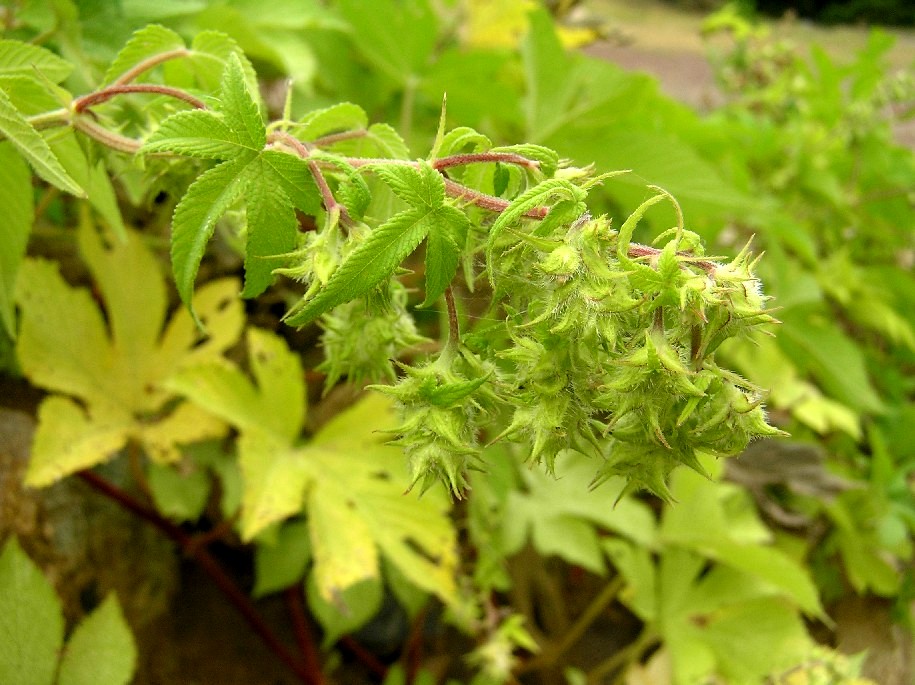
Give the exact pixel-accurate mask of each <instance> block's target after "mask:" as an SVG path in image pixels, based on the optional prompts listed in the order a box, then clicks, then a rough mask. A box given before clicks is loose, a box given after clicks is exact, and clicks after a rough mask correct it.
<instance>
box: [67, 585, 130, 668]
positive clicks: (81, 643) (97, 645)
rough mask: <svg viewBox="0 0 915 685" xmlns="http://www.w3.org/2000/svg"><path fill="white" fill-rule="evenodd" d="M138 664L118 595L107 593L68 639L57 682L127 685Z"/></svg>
mask: <svg viewBox="0 0 915 685" xmlns="http://www.w3.org/2000/svg"><path fill="white" fill-rule="evenodd" d="M136 664H137V646H136V644H135V643H134V639H133V635H132V634H131V632H130V628H129V626H128V625H127V622H126V621H125V620H124V614H123V613H121V606H120V604H118V600H117V597H116V596H115V595H113V594H111V595H108V597H107V598H106V599H105V601H104V602H102V604H101V606H99V607H98V608H97V609H96V610H95V611H93V612H92V613H91V614H90V615H89V616H87V617H86V618H85V619H83V621H82V623H80V624H79V625H78V626H77V627H76V630H75V631H73V635H72V636H71V637H70V640H69V641H68V642H67V646H66V648H65V649H64V654H63V658H62V659H61V662H60V676H59V677H58V680H57V682H58V685H102V684H104V685H126V684H127V683H128V682H130V680H131V678H132V677H133V674H134V671H135V670H136Z"/></svg>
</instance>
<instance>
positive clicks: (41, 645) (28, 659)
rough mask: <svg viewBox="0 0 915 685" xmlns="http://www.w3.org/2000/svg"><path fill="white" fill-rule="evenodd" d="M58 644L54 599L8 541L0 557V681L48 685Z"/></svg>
mask: <svg viewBox="0 0 915 685" xmlns="http://www.w3.org/2000/svg"><path fill="white" fill-rule="evenodd" d="M63 639H64V618H63V612H62V611H61V606H60V600H59V599H58V598H57V595H56V594H54V589H53V588H52V587H51V584H50V583H49V582H48V581H47V579H46V578H45V577H44V576H43V575H42V574H41V571H39V570H38V567H37V566H35V564H34V563H32V560H31V559H29V558H28V557H27V556H26V555H25V553H24V552H23V551H22V548H21V547H20V546H19V542H18V541H17V540H16V539H15V538H10V539H9V540H8V541H7V543H6V544H5V545H4V547H3V552H2V554H0V682H3V683H16V684H17V685H51V683H53V682H54V674H55V671H56V670H57V658H58V654H59V650H60V647H61V644H62V643H63Z"/></svg>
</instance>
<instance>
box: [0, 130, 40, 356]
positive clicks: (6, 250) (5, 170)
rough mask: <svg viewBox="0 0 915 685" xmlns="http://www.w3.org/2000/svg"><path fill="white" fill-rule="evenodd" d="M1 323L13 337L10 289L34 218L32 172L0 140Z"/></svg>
mask: <svg viewBox="0 0 915 685" xmlns="http://www.w3.org/2000/svg"><path fill="white" fill-rule="evenodd" d="M0 207H3V221H0V323H2V325H3V327H4V328H5V329H6V333H7V334H8V335H9V337H10V338H11V339H13V340H15V338H16V319H15V314H14V313H13V292H14V289H15V287H16V274H18V273H19V265H20V264H21V263H22V258H23V257H24V256H25V248H26V245H27V244H28V240H29V233H30V232H31V230H32V220H33V218H34V211H33V203H32V173H31V172H30V171H29V168H28V166H26V164H25V163H24V162H23V161H22V158H21V157H20V156H19V155H18V154H16V151H15V150H14V149H13V147H12V146H11V145H10V144H9V143H0Z"/></svg>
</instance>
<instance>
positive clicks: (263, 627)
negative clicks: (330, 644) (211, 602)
mask: <svg viewBox="0 0 915 685" xmlns="http://www.w3.org/2000/svg"><path fill="white" fill-rule="evenodd" d="M77 475H78V476H79V477H80V478H82V480H83V481H85V482H86V483H87V484H88V485H90V486H91V487H92V488H94V489H95V490H97V491H98V492H100V493H102V494H103V495H105V496H106V497H108V498H109V499H111V500H113V501H115V502H116V503H117V504H118V505H120V506H121V507H122V508H124V509H126V510H127V511H129V512H131V513H132V514H134V515H136V516H137V517H139V518H141V519H143V520H144V521H146V522H147V523H150V524H152V525H153V526H155V527H156V528H158V529H159V530H160V531H162V532H163V533H164V534H165V535H166V536H168V537H169V538H171V539H172V540H173V541H174V542H175V543H176V544H177V545H178V546H179V547H180V548H181V550H182V552H184V553H185V554H187V555H188V556H189V557H191V558H193V559H194V561H196V562H197V563H198V564H199V565H200V567H201V568H202V569H203V570H204V572H205V573H206V574H207V575H208V576H209V577H210V579H211V580H212V581H213V583H214V584H215V585H216V587H218V588H219V589H220V591H221V592H222V593H223V595H225V597H226V599H228V600H229V602H230V603H231V604H232V605H233V606H234V607H235V609H236V610H237V611H238V612H239V613H240V614H241V615H242V617H243V618H244V619H245V621H247V623H248V625H249V626H250V627H251V629H252V630H253V631H254V632H255V633H257V635H258V636H259V637H260V638H261V640H262V641H263V642H264V644H265V645H266V647H267V648H268V649H269V650H270V651H271V652H273V653H274V655H276V657H277V658H279V659H280V661H282V662H283V663H284V664H285V665H286V666H287V667H288V668H289V670H291V671H292V672H293V673H295V674H296V675H297V676H298V677H299V679H300V680H301V681H302V682H303V683H305V684H306V685H312V683H313V681H312V680H311V679H310V673H309V672H308V670H307V669H305V668H304V667H303V665H302V664H300V663H299V662H298V661H296V659H295V658H294V657H293V656H292V654H291V653H290V652H289V650H287V649H286V646H285V645H283V643H282V642H280V640H279V638H278V637H277V636H276V634H275V633H274V632H273V630H272V629H271V628H270V626H268V625H267V623H266V622H265V621H264V619H263V618H262V617H261V616H260V614H258V613H257V609H255V608H254V604H253V603H252V602H251V599H250V598H249V597H248V595H246V594H245V593H244V592H242V591H241V589H240V588H239V587H238V585H236V584H235V582H234V581H233V580H232V579H231V578H230V577H229V575H228V574H227V573H226V572H225V571H224V570H223V569H222V567H221V566H220V565H219V563H218V562H217V561H216V559H215V558H213V555H211V554H210V552H209V551H208V550H207V549H205V548H202V547H196V548H195V546H194V544H193V538H192V537H191V536H190V535H189V534H188V533H185V532H184V531H183V530H182V529H181V528H180V527H179V526H177V525H175V524H174V523H172V522H171V521H169V520H168V519H167V518H165V517H163V516H162V515H161V514H159V512H157V511H155V510H154V509H150V508H148V507H146V506H144V505H143V504H141V503H140V502H138V501H137V500H136V499H134V498H133V496H131V495H130V494H129V493H127V492H125V491H124V490H122V489H121V488H119V487H117V486H116V485H114V484H113V483H110V482H108V481H107V480H105V479H104V478H102V477H101V476H99V475H97V474H95V473H93V472H92V471H80V472H79V473H78V474H77Z"/></svg>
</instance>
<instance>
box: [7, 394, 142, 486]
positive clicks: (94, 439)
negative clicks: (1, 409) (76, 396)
mask: <svg viewBox="0 0 915 685" xmlns="http://www.w3.org/2000/svg"><path fill="white" fill-rule="evenodd" d="M129 428H130V417H129V416H128V415H126V414H123V413H121V415H120V416H117V415H115V413H114V412H113V411H112V408H111V407H106V408H105V409H103V410H102V411H101V412H99V413H96V414H95V415H92V414H88V415H87V413H86V412H85V411H84V410H83V409H82V407H80V406H79V405H78V404H76V402H73V401H72V400H70V399H67V398H66V397H61V396H59V395H52V396H51V397H49V398H47V399H46V400H44V401H43V402H42V403H41V407H40V408H39V411H38V430H37V431H36V432H35V442H34V444H33V445H32V460H31V462H30V463H29V470H28V473H27V474H26V481H25V482H26V484H27V485H29V486H31V487H43V486H45V485H50V484H51V483H53V482H54V481H56V480H58V479H60V478H63V477H64V476H66V475H68V474H71V473H75V472H76V471H80V470H82V469H85V468H89V467H90V466H94V465H95V464H97V463H99V462H100V461H102V460H103V459H104V458H105V457H106V456H107V455H109V454H112V453H114V452H116V451H117V450H119V449H121V448H122V447H123V446H124V443H126V442H127V434H128V432H129Z"/></svg>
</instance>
